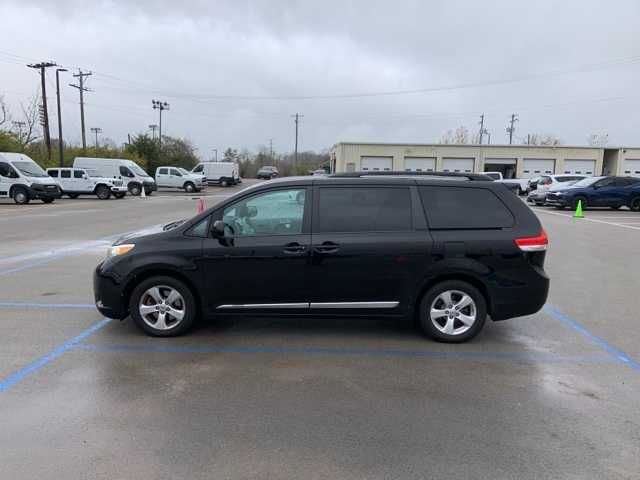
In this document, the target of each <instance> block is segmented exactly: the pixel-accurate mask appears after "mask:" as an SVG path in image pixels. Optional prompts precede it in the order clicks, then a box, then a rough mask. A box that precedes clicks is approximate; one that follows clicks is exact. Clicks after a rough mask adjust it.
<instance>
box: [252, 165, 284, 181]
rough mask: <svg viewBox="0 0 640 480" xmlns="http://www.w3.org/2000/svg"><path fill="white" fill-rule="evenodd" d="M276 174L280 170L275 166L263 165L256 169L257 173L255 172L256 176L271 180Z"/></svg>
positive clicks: (278, 173)
mask: <svg viewBox="0 0 640 480" xmlns="http://www.w3.org/2000/svg"><path fill="white" fill-rule="evenodd" d="M278 175H280V172H278V169H277V168H276V167H272V166H264V167H260V170H258V173H257V174H256V178H264V179H265V180H271V179H272V178H276V177H277V176H278Z"/></svg>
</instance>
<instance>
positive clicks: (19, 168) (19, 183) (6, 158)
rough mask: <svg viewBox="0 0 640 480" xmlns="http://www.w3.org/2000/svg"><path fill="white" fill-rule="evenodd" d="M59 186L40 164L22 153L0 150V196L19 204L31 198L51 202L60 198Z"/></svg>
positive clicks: (27, 201)
mask: <svg viewBox="0 0 640 480" xmlns="http://www.w3.org/2000/svg"><path fill="white" fill-rule="evenodd" d="M60 195H61V192H60V187H59V186H58V184H57V183H56V182H55V180H54V179H53V178H51V177H50V176H49V175H48V174H47V172H45V171H44V170H43V169H42V168H40V165H38V164H37V163H36V162H34V161H33V160H32V159H31V158H29V157H28V156H26V155H24V154H22V153H9V152H0V198H12V199H13V201H14V202H15V203H17V204H19V205H24V204H26V203H29V202H30V201H31V200H35V199H38V200H42V201H43V202H44V203H51V202H53V201H54V200H55V199H56V198H60Z"/></svg>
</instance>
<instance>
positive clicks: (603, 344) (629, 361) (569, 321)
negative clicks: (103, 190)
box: [544, 304, 640, 371]
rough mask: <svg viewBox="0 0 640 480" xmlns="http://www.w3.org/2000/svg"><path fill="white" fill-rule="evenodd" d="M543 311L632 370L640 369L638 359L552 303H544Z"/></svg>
mask: <svg viewBox="0 0 640 480" xmlns="http://www.w3.org/2000/svg"><path fill="white" fill-rule="evenodd" d="M544 311H545V312H547V313H548V314H549V315H551V316H552V317H553V318H555V319H556V320H560V321H561V322H562V323H564V324H565V325H567V326H568V327H570V328H572V329H573V330H575V331H576V332H578V333H580V334H582V335H583V336H585V337H586V338H588V339H589V340H591V341H592V342H593V343H595V344H596V345H598V346H599V347H600V348H602V349H603V350H604V351H606V352H607V353H608V354H609V355H611V356H612V357H613V358H614V359H615V360H617V361H618V362H620V363H624V364H625V365H628V366H630V367H631V368H633V369H634V370H639V371H640V363H639V362H638V361H636V360H634V359H633V358H631V357H630V356H629V355H628V354H626V353H625V352H623V351H622V350H620V349H618V348H616V347H614V346H613V345H611V344H610V343H609V342H607V341H606V340H605V339H604V338H602V337H599V336H597V335H595V334H593V333H591V332H590V331H589V330H587V329H586V328H585V327H583V326H582V325H581V324H580V323H578V322H577V321H575V320H574V319H573V318H571V317H569V316H568V315H566V314H564V313H562V312H561V311H560V310H558V309H557V308H556V307H554V306H553V305H549V304H546V305H545V306H544Z"/></svg>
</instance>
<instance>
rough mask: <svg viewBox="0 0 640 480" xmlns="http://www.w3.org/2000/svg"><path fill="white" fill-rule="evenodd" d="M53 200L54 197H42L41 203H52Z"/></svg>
mask: <svg viewBox="0 0 640 480" xmlns="http://www.w3.org/2000/svg"><path fill="white" fill-rule="evenodd" d="M54 200H55V198H52V197H47V198H43V199H42V202H43V203H53V201H54Z"/></svg>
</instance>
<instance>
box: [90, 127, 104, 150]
mask: <svg viewBox="0 0 640 480" xmlns="http://www.w3.org/2000/svg"><path fill="white" fill-rule="evenodd" d="M90 130H91V131H92V132H93V133H95V134H96V150H97V149H98V134H99V133H102V129H101V128H100V127H91V129H90Z"/></svg>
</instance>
